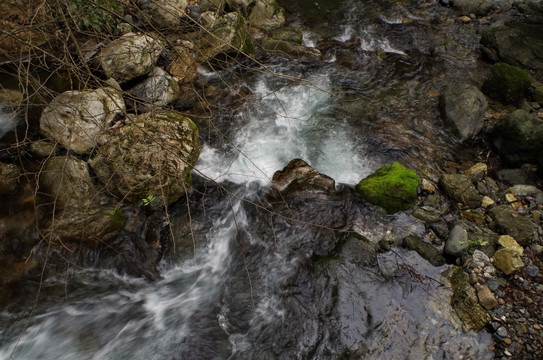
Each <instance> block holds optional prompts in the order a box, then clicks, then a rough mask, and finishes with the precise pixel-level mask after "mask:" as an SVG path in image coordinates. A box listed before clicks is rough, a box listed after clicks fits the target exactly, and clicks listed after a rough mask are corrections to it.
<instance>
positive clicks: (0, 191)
mask: <svg viewBox="0 0 543 360" xmlns="http://www.w3.org/2000/svg"><path fill="white" fill-rule="evenodd" d="M20 176H21V172H20V171H19V168H18V167H17V165H13V164H6V163H3V162H0V195H3V196H6V195H11V194H13V193H14V192H15V190H16V189H17V188H18V187H19V177H20Z"/></svg>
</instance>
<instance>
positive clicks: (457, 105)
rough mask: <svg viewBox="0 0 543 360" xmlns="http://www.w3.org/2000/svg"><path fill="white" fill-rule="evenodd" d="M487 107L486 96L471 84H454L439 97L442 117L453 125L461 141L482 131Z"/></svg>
mask: <svg viewBox="0 0 543 360" xmlns="http://www.w3.org/2000/svg"><path fill="white" fill-rule="evenodd" d="M487 107H488V104H487V102H486V99H485V96H484V95H483V94H482V93H481V92H480V91H479V89H477V88H476V87H475V86H473V85H469V84H456V85H453V86H451V87H449V88H447V89H446V90H445V91H444V92H443V94H442V95H441V96H440V98H439V110H440V112H441V117H442V118H443V120H445V122H446V123H448V124H450V125H452V127H453V129H454V130H455V132H456V133H457V134H458V136H459V138H460V141H464V140H467V139H470V138H472V137H473V136H475V135H477V134H478V133H479V132H480V131H481V129H482V128H483V125H484V117H485V112H486V109H487Z"/></svg>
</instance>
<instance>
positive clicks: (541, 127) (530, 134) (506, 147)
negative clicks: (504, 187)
mask: <svg viewBox="0 0 543 360" xmlns="http://www.w3.org/2000/svg"><path fill="white" fill-rule="evenodd" d="M493 143H494V146H495V147H496V149H497V150H498V152H499V153H500V155H502V156H503V157H504V158H505V160H507V161H508V162H509V163H512V164H515V165H518V166H520V165H522V164H524V163H526V162H529V163H535V162H537V161H538V160H539V157H540V156H539V154H540V153H541V152H542V151H543V124H540V123H539V122H538V120H537V119H536V118H535V117H533V116H531V115H530V114H529V113H528V112H526V111H524V110H516V111H513V112H512V113H509V114H507V115H506V116H504V117H502V118H501V119H500V120H499V121H498V122H497V123H496V125H495V127H494V141H493Z"/></svg>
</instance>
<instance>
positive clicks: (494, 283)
mask: <svg viewBox="0 0 543 360" xmlns="http://www.w3.org/2000/svg"><path fill="white" fill-rule="evenodd" d="M486 285H487V286H488V288H489V289H490V290H491V291H492V292H496V290H498V288H499V287H500V283H499V282H498V280H496V278H490V279H488V281H487V282H486Z"/></svg>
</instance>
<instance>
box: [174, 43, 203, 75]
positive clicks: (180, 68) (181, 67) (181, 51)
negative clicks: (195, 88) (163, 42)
mask: <svg viewBox="0 0 543 360" xmlns="http://www.w3.org/2000/svg"><path fill="white" fill-rule="evenodd" d="M193 47H194V44H192V43H191V42H188V41H187V42H185V43H184V44H183V45H182V46H175V47H174V48H173V50H172V57H173V61H172V62H171V63H170V64H169V65H168V67H167V70H168V72H169V73H170V74H171V75H172V76H173V77H174V78H176V79H177V81H179V82H180V83H190V82H192V81H193V80H194V79H196V76H197V75H198V64H197V63H196V56H195V55H194V52H193V50H192V48H193Z"/></svg>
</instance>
